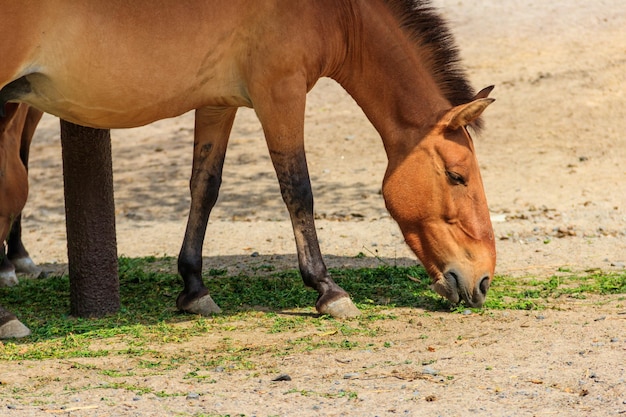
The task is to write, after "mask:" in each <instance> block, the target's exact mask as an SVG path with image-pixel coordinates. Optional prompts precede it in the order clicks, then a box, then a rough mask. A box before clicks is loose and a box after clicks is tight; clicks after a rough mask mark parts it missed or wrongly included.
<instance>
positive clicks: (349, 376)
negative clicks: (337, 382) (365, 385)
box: [343, 372, 359, 379]
mask: <svg viewBox="0 0 626 417" xmlns="http://www.w3.org/2000/svg"><path fill="white" fill-rule="evenodd" d="M358 377H359V374H358V372H348V373H347V374H344V375H343V379H356V378H358Z"/></svg>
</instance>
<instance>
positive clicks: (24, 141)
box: [7, 107, 43, 277]
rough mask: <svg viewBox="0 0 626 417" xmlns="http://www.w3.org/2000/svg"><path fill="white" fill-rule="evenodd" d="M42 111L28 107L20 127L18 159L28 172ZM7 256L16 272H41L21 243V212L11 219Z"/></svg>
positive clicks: (33, 274) (37, 273)
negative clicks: (30, 154)
mask: <svg viewBox="0 0 626 417" xmlns="http://www.w3.org/2000/svg"><path fill="white" fill-rule="evenodd" d="M42 115H43V113H42V112H41V111H39V110H37V109H35V108H33V107H29V108H28V113H27V115H26V119H25V121H24V127H23V129H22V137H21V143H20V159H21V160H22V163H23V164H24V167H26V171H27V172H28V155H29V151H30V144H31V142H32V140H33V135H34V134H35V129H37V125H38V124H39V121H40V120H41V116H42ZM7 258H8V259H9V261H10V262H11V263H12V264H13V265H14V266H15V271H16V272H21V273H25V274H29V275H31V276H34V277H38V276H39V275H40V274H41V272H42V271H41V268H39V267H38V266H37V265H36V264H35V263H34V262H33V261H32V259H31V258H30V255H29V254H28V251H27V250H26V248H25V247H24V244H23V243H22V214H21V213H20V215H19V216H17V218H16V219H15V220H14V221H13V225H12V227H11V232H10V234H9V238H8V239H7Z"/></svg>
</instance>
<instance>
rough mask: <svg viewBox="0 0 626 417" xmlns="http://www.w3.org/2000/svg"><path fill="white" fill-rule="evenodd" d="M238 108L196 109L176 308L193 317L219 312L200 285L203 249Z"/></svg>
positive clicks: (201, 283) (204, 288) (179, 261)
mask: <svg viewBox="0 0 626 417" xmlns="http://www.w3.org/2000/svg"><path fill="white" fill-rule="evenodd" d="M236 113H237V108H201V109H197V110H196V122H195V130H194V144H193V147H194V149H193V168H192V173H191V181H190V184H189V185H190V189H191V208H190V210H189V218H188V219H187V229H186V231H185V238H184V240H183V245H182V247H181V249H180V255H179V256H178V272H179V273H180V275H181V276H182V278H183V281H184V289H183V291H182V292H181V293H180V295H179V296H178V299H177V300H176V306H177V307H178V308H179V309H180V310H182V311H186V312H189V313H194V314H202V315H210V314H214V313H219V312H220V311H221V310H220V308H219V307H218V306H217V304H215V302H214V301H213V299H212V298H211V296H210V295H209V291H208V290H207V288H206V286H205V285H204V283H203V282H202V246H203V243H204V236H205V234H206V228H207V224H208V221H209V215H210V213H211V209H213V206H214V205H215V202H216V201H217V196H218V193H219V188H220V185H221V183H222V168H223V166H224V157H225V156H226V146H227V144H228V137H229V135H230V131H231V128H232V126H233V121H234V120H235V114H236Z"/></svg>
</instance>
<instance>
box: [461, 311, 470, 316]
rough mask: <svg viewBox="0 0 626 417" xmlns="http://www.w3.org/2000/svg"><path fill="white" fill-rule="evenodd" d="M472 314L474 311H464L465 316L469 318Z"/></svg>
mask: <svg viewBox="0 0 626 417" xmlns="http://www.w3.org/2000/svg"><path fill="white" fill-rule="evenodd" d="M471 314H472V310H463V315H464V316H469V315H471Z"/></svg>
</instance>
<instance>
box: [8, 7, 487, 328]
mask: <svg viewBox="0 0 626 417" xmlns="http://www.w3.org/2000/svg"><path fill="white" fill-rule="evenodd" d="M0 10H2V17H0V57H2V59H1V60H0V103H5V102H13V101H16V102H25V103H28V104H30V105H32V106H34V107H36V108H38V109H41V110H43V111H45V112H48V113H51V114H54V115H57V116H59V117H61V118H63V119H66V120H68V121H70V122H73V123H77V124H82V125H86V126H90V127H96V128H125V127H136V126H140V125H144V124H146V123H150V122H153V121H155V120H159V119H163V118H167V117H173V116H177V115H180V114H182V113H184V112H186V111H188V110H191V109H195V112H196V119H195V133H194V149H193V166H192V174H191V180H190V189H191V208H190V213H189V218H188V222H187V229H186V232H185V237H184V240H183V244H182V248H181V251H180V255H179V258H178V270H179V273H180V274H181V276H182V278H183V281H184V288H183V290H182V292H181V293H180V295H179V296H178V299H177V302H176V303H177V306H178V308H179V309H181V310H183V311H188V312H192V313H200V314H211V313H214V312H218V311H219V307H218V306H217V305H216V304H215V303H214V302H213V300H212V299H211V296H210V295H209V294H208V291H207V289H206V287H205V285H204V283H203V281H202V278H201V272H202V245H203V241H204V237H205V233H206V227H207V223H208V218H209V213H210V212H211V209H212V207H213V206H214V204H215V202H216V200H217V196H218V191H219V187H220V183H221V179H222V168H223V163H224V156H225V152H226V147H227V143H228V138H229V134H230V131H231V127H232V124H233V120H234V118H235V113H236V111H237V108H238V107H241V106H247V107H252V108H254V109H255V111H256V114H257V116H258V118H259V120H260V122H261V124H262V126H263V131H264V134H265V139H266V142H267V146H268V149H269V153H270V156H271V160H272V162H273V165H274V168H275V171H276V175H277V177H278V181H279V183H280V190H281V194H282V197H283V200H284V202H285V204H286V206H287V210H288V211H289V215H290V218H291V222H292V225H293V231H294V235H295V242H296V248H297V254H298V262H299V267H300V271H301V274H302V278H303V280H304V283H305V284H306V285H308V286H310V287H312V288H314V289H315V290H317V292H318V294H319V297H318V299H317V302H316V308H317V310H318V312H320V313H325V314H330V315H332V316H335V317H352V316H356V315H358V314H359V310H358V309H357V308H356V307H355V306H354V304H353V303H352V301H351V299H350V297H349V295H348V294H347V293H346V291H344V290H343V289H342V288H340V287H339V286H338V285H337V284H336V283H335V282H334V281H333V279H332V278H331V277H330V275H329V273H328V271H327V269H326V266H325V264H324V261H323V259H322V256H321V252H320V247H319V244H318V239H317V235H316V230H315V225H314V221H313V196H312V192H311V185H310V179H309V173H308V169H307V164H306V157H305V153H304V127H303V125H304V110H305V100H306V94H307V92H308V91H309V90H310V89H311V88H312V87H313V86H314V85H315V83H316V81H317V80H318V79H319V78H320V77H330V78H332V79H334V80H336V81H337V82H339V83H340V84H341V85H342V86H343V87H344V88H345V90H346V91H347V92H348V93H349V94H350V95H351V96H352V97H353V98H354V100H355V101H356V102H357V104H358V105H359V106H361V108H362V109H363V111H364V112H365V114H366V116H367V117H368V118H369V120H370V121H371V123H372V124H373V125H374V127H375V128H376V129H377V130H378V132H379V134H380V135H381V137H382V141H383V144H384V148H385V151H386V154H387V158H388V167H387V171H386V173H385V176H384V179H383V197H384V199H385V203H386V206H387V208H388V210H389V212H390V213H391V215H392V217H393V218H394V219H395V220H396V221H397V222H398V224H399V226H400V229H401V230H402V232H403V235H404V238H405V241H406V242H407V244H408V245H409V246H410V247H411V249H412V250H413V251H414V252H415V254H416V255H417V256H418V258H419V259H420V260H421V262H422V264H423V265H424V267H425V268H426V269H427V271H428V273H429V275H430V276H431V278H432V280H433V286H434V289H435V290H436V291H437V292H438V293H439V294H441V295H442V296H444V297H446V298H448V299H449V300H450V301H451V302H453V303H457V302H459V301H461V300H463V301H465V303H467V304H468V305H470V306H481V305H482V304H483V302H484V300H485V296H486V293H487V290H488V288H489V285H490V283H491V280H492V277H493V273H494V268H495V242H494V238H493V230H492V226H491V222H490V219H489V211H488V208H487V201H486V198H485V195H484V190H483V184H482V179H481V176H480V172H479V167H478V162H477V159H476V155H475V151H474V146H473V143H472V139H471V137H470V136H469V134H468V130H467V129H466V127H467V126H468V125H473V126H479V125H480V123H479V117H480V115H481V113H482V112H483V110H484V109H485V108H486V107H487V106H488V105H489V104H490V103H491V102H492V101H493V99H490V98H488V97H487V95H488V93H489V91H490V88H488V89H485V90H483V91H481V92H479V93H478V94H476V95H475V94H474V92H473V90H472V88H471V86H470V85H469V82H468V81H467V78H466V76H465V74H464V72H463V71H462V70H461V69H460V66H459V63H458V60H459V57H458V52H457V50H456V48H455V46H454V44H453V42H452V39H451V35H450V33H449V31H448V29H447V28H446V25H445V22H444V21H443V20H442V19H441V18H440V17H439V16H438V15H437V14H436V12H435V11H434V9H433V8H432V7H431V6H430V5H429V4H428V3H427V2H426V1H419V0H368V1H359V0H316V1H309V0H290V1H279V0H265V1H255V0H213V1H206V0H181V1H176V2H170V1H164V0H134V1H125V0H107V1H104V0H102V1H97V0H93V1H88V2H85V1H78V0H37V1H35V0H24V1H20V2H15V1H11V0H0Z"/></svg>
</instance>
